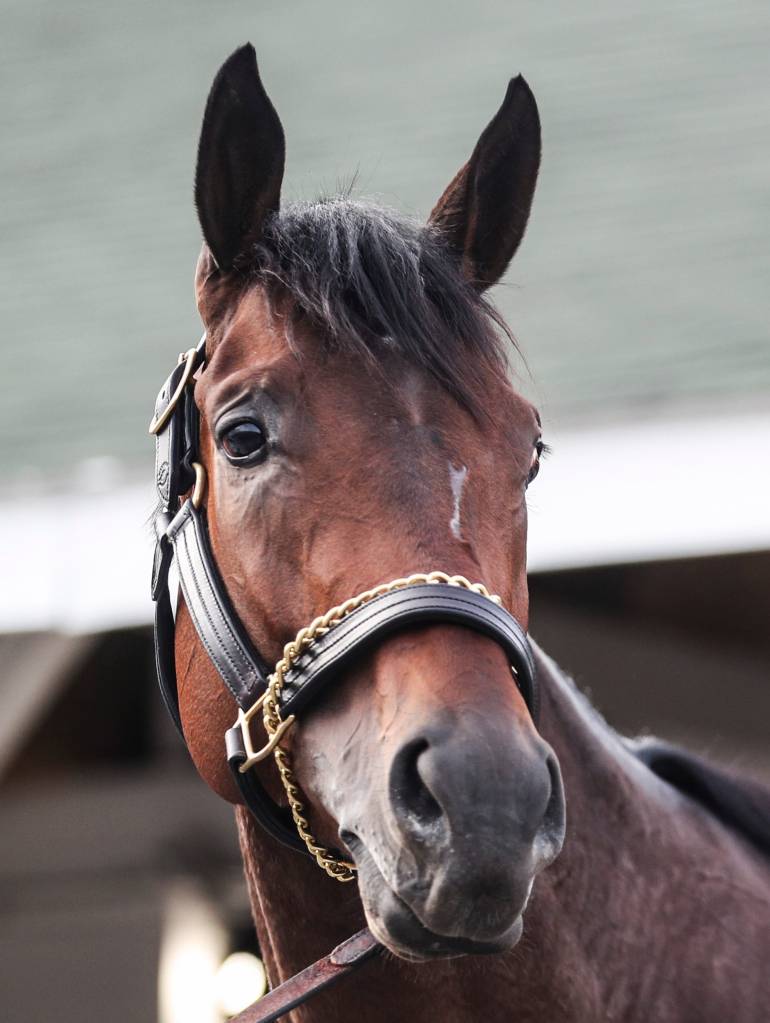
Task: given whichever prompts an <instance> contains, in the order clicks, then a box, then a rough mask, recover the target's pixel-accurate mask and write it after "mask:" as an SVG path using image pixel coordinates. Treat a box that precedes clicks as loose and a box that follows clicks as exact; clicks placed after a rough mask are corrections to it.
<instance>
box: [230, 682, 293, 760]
mask: <svg viewBox="0 0 770 1023" xmlns="http://www.w3.org/2000/svg"><path fill="white" fill-rule="evenodd" d="M269 692H270V688H269V687H268V688H267V689H266V690H265V691H264V693H262V695H261V696H260V698H259V699H258V700H257V702H256V703H253V704H252V705H251V707H249V709H248V710H246V711H244V710H243V709H241V708H239V710H238V717H237V718H236V721H235V724H236V726H237V727H238V728H240V730H241V736H242V737H243V748H244V750H245V751H246V759H245V760H244V761H243V763H242V764H241V765H240V767H239V768H238V770H239V771H240V772H241V774H245V773H246V772H247V771H249V770H251V768H252V767H253V766H254V765H255V764H258V763H259V762H260V761H262V760H266V759H267V757H269V756H270V754H271V753H272V752H273V750H274V749H275V747H276V746H277V745H278V743H279V742H280V741H281V739H282V738H283V737H284V735H286V733H287V732H288V730H289V729H290V728H291V726H292V725H293V724H294V721H295V720H296V718H295V715H294V714H290V715H289V717H287V718H286V720H285V721H282V722H281V723H280V725H279V726H278V727H277V728H276V730H275V731H274V732H273V734H272V735H271V736H270V738H269V739H268V741H267V743H266V744H265V745H264V746H263V747H262V749H259V750H255V749H254V746H253V744H252V741H251V731H250V728H249V725H250V722H251V719H252V718H253V717H254V715H255V714H256V713H257V711H258V710H261V708H262V704H263V703H264V702H265V700H266V698H267V694H268V693H269Z"/></svg>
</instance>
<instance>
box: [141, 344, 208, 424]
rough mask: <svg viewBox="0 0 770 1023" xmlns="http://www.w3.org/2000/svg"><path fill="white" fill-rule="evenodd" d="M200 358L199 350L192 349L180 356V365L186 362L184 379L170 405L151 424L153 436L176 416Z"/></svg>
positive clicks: (173, 395) (180, 382)
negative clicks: (175, 412) (177, 408)
mask: <svg viewBox="0 0 770 1023" xmlns="http://www.w3.org/2000/svg"><path fill="white" fill-rule="evenodd" d="M198 358H199V355H198V349H197V348H190V349H188V351H186V352H183V353H182V355H180V356H179V362H180V364H181V363H182V362H184V372H183V373H182V379H181V380H180V381H179V383H178V384H177V386H176V390H175V391H174V393H173V394H172V395H171V397H170V398H169V402H168V405H166V407H165V408H164V409H163V411H162V412H161V413H159V414H158V415H157V416H155V418H154V419H153V421H152V422H151V423H150V433H151V434H155V433H160V431H161V430H162V429H163V427H164V426H165V425H166V423H167V422H168V421H169V419H170V418H171V416H172V415H173V414H174V409H175V408H176V407H177V405H178V404H179V399H180V398H181V397H182V395H183V394H184V389H185V387H187V385H188V384H189V382H190V379H191V377H192V375H193V373H194V372H195V369H196V367H197V365H198Z"/></svg>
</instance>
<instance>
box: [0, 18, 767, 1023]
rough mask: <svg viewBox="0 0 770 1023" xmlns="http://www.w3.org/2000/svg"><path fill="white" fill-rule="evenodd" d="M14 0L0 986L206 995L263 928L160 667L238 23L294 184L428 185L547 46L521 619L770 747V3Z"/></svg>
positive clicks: (617, 681)
mask: <svg viewBox="0 0 770 1023" xmlns="http://www.w3.org/2000/svg"><path fill="white" fill-rule="evenodd" d="M3 24H4V32H3V37H4V38H3V42H2V47H3V51H4V59H3V60H2V62H0V80H2V89H0V95H2V97H3V98H2V101H1V102H2V105H3V108H4V121H5V123H6V125H7V127H6V144H5V145H4V147H3V150H2V152H1V153H0V181H1V182H2V191H3V195H4V197H5V202H4V204H3V206H2V210H0V220H1V223H2V230H0V271H1V272H0V294H2V310H3V334H4V341H5V345H4V359H3V400H2V402H0V430H1V431H2V436H3V438H4V443H3V446H2V450H0V465H1V467H2V476H1V477H0V536H2V541H0V542H1V543H2V565H3V580H4V586H3V587H2V592H0V659H1V662H2V674H1V676H0V835H2V841H1V842H0V1014H2V1016H3V1018H4V1019H7V1020H9V1021H10V1020H17V1019H18V1020H21V1019H35V1020H38V1019H39V1020H44V1019H53V1018H56V1019H57V1020H58V1021H59V1023H69V1021H70V1020H72V1021H75V1020H80V1019H81V1018H83V1017H84V1016H86V1017H88V1018H94V1019H97V1018H102V1017H105V1018H107V1017H108V1018H110V1020H111V1021H112V1023H124V1021H125V1023H129V1021H131V1023H134V1021H135V1020H138V1019H139V1020H152V1019H158V1020H159V1021H160V1023H218V1021H219V1020H221V1019H222V1018H223V1012H224V1008H223V1007H222V1005H221V1003H220V1002H218V1001H217V997H216V995H215V991H214V986H213V985H214V984H215V977H216V972H217V969H218V967H219V964H220V963H221V962H222V960H223V959H224V958H225V956H226V955H227V954H228V952H232V951H233V950H237V949H249V948H250V946H251V944H252V942H253V939H252V937H251V933H250V928H249V921H248V912H247V909H246V900H245V895H244V891H243V886H242V881H241V874H240V865H239V857H238V851H237V845H236V838H235V832H234V828H233V826H232V814H231V812H230V810H229V808H228V807H227V806H225V805H224V804H222V803H220V802H219V801H218V800H217V799H216V797H214V796H213V795H212V794H211V793H209V792H208V790H207V789H205V787H204V786H203V783H202V782H200V781H199V780H198V779H197V776H196V775H195V774H194V772H193V770H192V768H191V767H190V765H189V762H188V759H187V756H186V753H185V751H184V750H183V749H182V748H180V744H179V742H178V740H177V739H176V736H175V735H174V734H173V731H172V728H171V726H170V725H169V723H168V722H167V721H166V720H165V717H164V715H163V712H162V709H161V707H160V702H159V700H158V699H156V696H155V692H154V669H153V664H152V650H151V630H150V625H149V622H150V616H151V605H150V603H149V596H148V577H149V561H150V555H151V543H150V536H149V530H148V528H147V527H146V525H145V522H146V520H147V518H148V516H149V513H150V511H151V508H152V503H153V497H152V491H151V486H150V477H151V454H152V453H151V444H150V442H149V439H148V438H147V436H146V425H147V420H148V419H149V414H150V410H151V405H152V402H153V399H154V396H155V393H156V391H157V388H158V386H159V385H160V383H161V381H162V380H163V378H164V377H165V376H166V374H167V372H168V369H169V367H170V365H171V364H172V362H173V361H174V359H175V358H176V354H177V352H178V351H180V350H182V349H186V348H188V347H190V346H191V345H192V344H194V343H195V342H196V341H197V338H198V336H199V332H200V327H199V324H198V322H197V318H196V314H195V309H194V303H193V300H192V289H191V280H192V271H193V266H194V261H195V258H196V255H197V249H198V244H199V235H198V230H197V224H196V220H195V215H194V211H193V206H192V194H191V193H192V188H191V180H192V171H193V163H194V155H195V144H196V140H197V131H198V127H199V119H200V115H201V112H202V108H203V102H204V98H205V89H206V88H207V85H208V83H209V82H210V80H211V77H212V74H213V72H214V70H215V69H216V67H217V66H218V64H219V63H220V62H221V60H222V59H223V58H224V57H225V56H226V55H227V54H228V53H229V52H230V51H231V50H232V49H233V48H234V47H235V46H236V45H238V44H240V43H241V42H243V41H245V40H246V39H251V40H252V41H253V42H254V43H255V44H256V46H257V51H258V55H259V58H260V66H261V69H262V74H263V78H264V80H265V81H266V83H267V84H268V88H269V91H270V93H271V96H272V97H273V99H274V101H275V102H276V105H277V106H278V107H279V110H280V113H281V117H282V119H283V121H284V125H285V127H286V132H287V139H288V188H287V189H286V198H287V199H291V198H299V197H303V198H312V197H314V196H315V195H317V193H318V191H319V186H321V187H322V188H323V189H324V190H325V191H326V192H327V193H328V192H334V191H335V190H336V189H337V188H338V187H340V186H343V187H344V186H345V185H346V183H349V182H350V180H351V179H352V178H353V177H354V176H355V177H356V178H357V180H356V183H355V191H356V192H358V193H360V194H362V195H365V196H371V195H374V196H376V197H377V198H378V199H379V200H380V201H382V202H384V203H386V204H389V205H395V206H398V207H400V208H402V209H406V210H408V211H410V212H413V213H414V214H415V215H417V216H424V215H425V214H426V212H427V211H428V210H429V209H430V207H431V205H432V203H433V201H434V200H435V198H436V197H437V195H438V194H439V192H440V191H441V189H442V187H443V186H444V184H445V183H446V182H447V181H448V180H449V178H450V177H451V176H452V174H453V173H454V171H455V170H456V169H457V167H458V166H459V165H460V164H461V163H462V162H463V160H464V159H465V158H466V157H467V155H468V151H469V149H470V147H471V145H472V144H473V141H474V140H475V138H476V137H477V135H478V132H479V130H480V129H481V127H483V125H484V123H485V122H486V121H487V120H488V119H489V117H490V116H491V115H492V113H493V112H494V110H495V109H496V106H497V104H498V103H499V101H500V99H501V97H502V95H503V91H504V87H505V84H506V81H507V79H508V77H509V76H510V75H511V74H513V73H516V72H518V71H522V72H523V73H524V74H525V76H526V77H527V78H528V80H529V81H530V84H531V85H532V87H533V89H534V91H535V93H536V95H537V97H538V102H539V105H540V109H541V116H542V120H543V124H544V140H545V146H544V158H543V168H542V174H541V180H540V185H539V190H538V194H537V198H536V201H535V210H534V215H533V218H532V221H531V224H530V229H529V233H528V236H527V238H526V240H525V243H524V245H523V247H522V251H521V253H520V254H519V256H518V257H517V259H516V261H515V263H514V266H513V268H512V270H511V272H510V274H509V277H508V283H507V284H505V285H503V286H502V287H501V288H499V289H498V290H497V293H496V294H495V296H494V298H495V300H496V301H497V303H498V304H499V305H500V306H501V308H502V309H503V311H504V312H505V314H506V316H507V318H508V320H509V322H510V323H511V325H512V326H513V329H514V331H515V333H516V335H517V337H518V339H519V341H520V345H521V349H522V351H523V352H524V353H525V355H526V363H525V362H524V360H523V359H522V358H520V357H519V356H514V358H513V360H512V361H513V371H514V372H515V373H516V375H517V377H518V378H519V381H520V384H521V386H522V388H523V389H524V390H525V391H526V392H527V393H528V394H529V395H531V396H532V397H533V398H534V399H535V400H536V401H537V403H538V404H539V407H540V408H541V410H542V413H543V417H544V422H545V427H546V429H545V436H546V440H547V441H548V442H549V443H550V444H551V446H552V447H553V449H554V450H553V455H552V457H551V458H550V459H549V460H548V462H547V463H546V464H545V465H544V467H543V470H542V472H541V476H540V478H539V479H538V481H537V484H536V485H535V486H534V487H533V489H532V491H531V500H530V536H531V543H530V558H531V591H532V619H531V628H532V632H533V635H534V636H535V637H536V638H537V639H538V640H539V641H540V642H541V643H542V645H544V646H545V647H546V649H547V650H548V651H549V652H550V653H552V654H553V655H554V656H555V657H556V658H557V659H558V660H559V661H560V662H561V664H562V665H563V666H564V667H565V668H566V669H567V670H569V671H570V672H571V673H572V674H573V675H574V676H575V677H576V679H577V681H578V682H579V683H580V684H581V685H582V686H583V687H584V688H586V689H587V690H588V692H589V693H590V694H591V696H592V698H593V700H594V701H595V703H596V705H597V706H598V707H599V708H600V710H601V711H602V712H603V713H604V714H605V715H606V717H607V718H608V719H609V720H610V722H611V723H612V724H614V725H616V726H617V727H618V728H620V729H622V730H625V731H629V732H637V731H639V730H649V731H653V732H656V733H658V734H661V735H663V736H666V737H669V738H672V739H675V740H681V741H684V742H687V743H688V744H689V745H691V746H692V747H694V748H696V749H698V750H701V751H704V752H706V753H710V754H712V755H713V756H715V757H717V758H718V759H720V760H721V761H723V762H725V763H728V764H730V765H732V766H734V767H736V768H738V769H741V770H744V771H747V772H749V773H753V774H754V775H756V776H757V777H760V778H764V779H766V780H768V781H770V749H769V748H768V729H767V722H768V720H769V719H770V684H769V683H768V677H769V675H770V671H769V668H770V630H769V629H768V620H769V615H768V612H769V611H770V607H769V604H770V338H769V337H768V318H767V294H768V290H767V289H768V279H769V276H770V275H769V273H768V271H770V247H768V239H767V224H766V214H767V209H768V198H770V194H769V193H770V130H769V129H770V96H768V93H767V87H766V85H767V83H766V78H767V52H768V45H769V44H770V8H768V7H767V5H766V4H760V3H745V4H742V5H740V6H739V7H734V6H730V5H724V4H721V5H718V4H712V3H707V4H705V5H704V4H703V3H695V2H694V0H692V2H678V3H673V4H672V3H663V2H662V0H653V2H652V3H647V4H639V5H635V6H634V7H632V8H629V7H627V6H618V5H616V4H613V3H611V2H610V0H602V2H599V3H595V4H592V5H590V8H586V7H585V6H583V7H575V6H574V5H571V4H568V3H566V2H564V0H560V2H558V3H555V4H551V5H549V6H548V7H547V9H546V8H539V7H528V6H525V5H513V4H504V3H501V2H486V3H482V4H480V5H467V4H449V5H446V4H439V3H435V2H433V0H431V2H429V3H423V4H421V5H416V4H414V3H406V2H403V0H395V2H393V3H391V4H388V5H382V4H358V5H355V7H354V8H346V7H345V5H343V4H341V3H337V2H336V0H334V2H331V3H325V4H313V3H310V2H308V0H303V2H298V3H292V4H283V5H273V4H270V5H268V4H262V5H253V4H246V3H242V2H238V3H232V4H228V5H226V6H221V7H218V8H217V9H216V10H214V9H212V8H211V6H210V5H204V4H200V3H197V2H196V3H188V2H184V3H183V2H182V0H170V2H167V3H164V4H162V5H158V4H151V3H149V2H148V0H137V2H135V3H132V4H119V3H116V2H114V0H107V2H105V3H103V4H101V5H92V4H84V3H70V4H65V5H61V4H54V3H52V2H51V0H40V2H39V3H37V4H35V5H19V4H10V3H7V2H6V3H5V4H3ZM9 140H10V141H9ZM351 556H354V552H351ZM405 567H408V566H405ZM277 854H278V853H277Z"/></svg>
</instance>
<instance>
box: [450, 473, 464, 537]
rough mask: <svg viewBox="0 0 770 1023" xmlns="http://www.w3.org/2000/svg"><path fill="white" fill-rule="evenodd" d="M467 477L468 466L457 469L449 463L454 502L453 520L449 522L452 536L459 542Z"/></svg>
mask: <svg viewBox="0 0 770 1023" xmlns="http://www.w3.org/2000/svg"><path fill="white" fill-rule="evenodd" d="M467 476H468V468H467V466H465V465H461V466H460V468H459V469H455V467H454V466H453V465H452V463H451V462H450V463H449V483H450V485H451V487H452V498H453V500H454V504H453V507H452V518H451V519H450V520H449V528H450V530H451V532H452V536H454V537H456V538H457V539H458V540H462V534H461V532H460V502H461V501H462V498H463V487H464V486H465V480H466V478H467Z"/></svg>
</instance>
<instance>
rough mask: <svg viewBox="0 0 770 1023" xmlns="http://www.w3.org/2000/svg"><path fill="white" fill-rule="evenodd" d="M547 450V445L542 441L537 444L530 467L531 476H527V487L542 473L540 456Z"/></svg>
mask: <svg viewBox="0 0 770 1023" xmlns="http://www.w3.org/2000/svg"><path fill="white" fill-rule="evenodd" d="M545 450H546V447H545V444H543V442H542V441H541V440H539V441H538V442H537V444H535V450H534V451H533V452H532V461H531V462H530V465H529V474H528V475H527V486H529V485H530V483H531V482H532V480H533V479H534V478H535V476H537V474H538V473H539V472H540V456H541V455H542V454H543V452H544V451H545Z"/></svg>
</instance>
